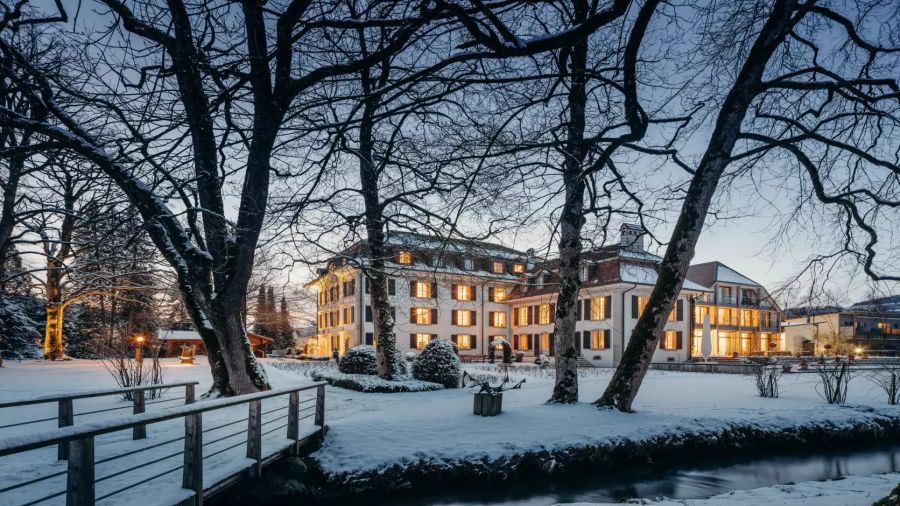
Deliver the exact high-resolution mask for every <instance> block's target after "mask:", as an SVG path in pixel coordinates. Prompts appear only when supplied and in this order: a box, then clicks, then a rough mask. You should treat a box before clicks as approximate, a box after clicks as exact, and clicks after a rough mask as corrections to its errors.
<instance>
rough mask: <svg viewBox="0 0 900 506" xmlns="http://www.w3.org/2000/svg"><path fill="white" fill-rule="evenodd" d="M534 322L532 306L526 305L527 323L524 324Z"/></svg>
mask: <svg viewBox="0 0 900 506" xmlns="http://www.w3.org/2000/svg"><path fill="white" fill-rule="evenodd" d="M532 323H534V306H528V323H526V324H525V325H531V324H532Z"/></svg>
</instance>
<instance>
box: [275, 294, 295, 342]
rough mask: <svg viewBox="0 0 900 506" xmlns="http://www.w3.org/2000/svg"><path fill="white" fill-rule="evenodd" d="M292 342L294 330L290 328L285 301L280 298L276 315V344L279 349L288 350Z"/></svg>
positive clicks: (289, 317)
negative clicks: (279, 307) (279, 308)
mask: <svg viewBox="0 0 900 506" xmlns="http://www.w3.org/2000/svg"><path fill="white" fill-rule="evenodd" d="M293 341H294V329H293V328H292V327H291V313H290V311H288V305H287V299H286V298H285V297H284V295H282V296H281V310H280V311H279V314H278V337H276V344H277V345H278V347H279V348H290V347H291V346H292V345H293Z"/></svg>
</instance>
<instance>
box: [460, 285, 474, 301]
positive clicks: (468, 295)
mask: <svg viewBox="0 0 900 506" xmlns="http://www.w3.org/2000/svg"><path fill="white" fill-rule="evenodd" d="M474 295H475V287H474V286H470V285H456V300H472V299H473V298H474V297H473V296H474Z"/></svg>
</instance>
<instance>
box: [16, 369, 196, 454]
mask: <svg viewBox="0 0 900 506" xmlns="http://www.w3.org/2000/svg"><path fill="white" fill-rule="evenodd" d="M197 384H198V382H196V381H182V382H178V383H160V384H157V385H141V386H134V387H124V388H104V389H100V390H85V391H81V392H73V393H69V394H57V395H46V396H42V397H33V398H30V399H21V400H17V401H7V402H0V409H5V408H17V407H21V406H33V405H35V404H49V403H53V402H55V403H57V405H58V408H57V415H56V416H55V417H50V418H39V419H36V420H26V421H22V422H16V423H11V424H8V425H3V426H0V429H7V428H10V427H18V426H22V425H30V424H33V423H39V422H48V421H50V420H54V419H56V420H57V427H70V426H72V425H75V417H76V416H84V415H93V414H98V413H105V412H107V411H117V410H120V409H126V408H128V406H117V407H114V408H106V409H97V410H94V411H85V412H83V413H76V412H75V400H77V399H90V398H95V397H107V396H110V395H123V394H131V398H132V406H133V409H132V413H133V414H139V413H143V412H144V411H145V410H146V409H147V404H156V403H157V402H171V401H174V400H181V399H184V403H185V404H191V403H192V402H194V397H195V395H196V392H195V387H196V385H197ZM177 387H184V397H179V398H177V399H166V400H165V401H156V402H151V403H146V402H144V399H145V395H144V394H145V393H146V392H149V391H153V390H167V389H169V388H177ZM145 437H147V429H146V427H144V426H138V427H135V428H134V431H133V434H132V438H133V439H143V438H145ZM56 457H57V459H59V460H66V459H67V458H68V457H69V449H68V447H67V446H66V445H64V444H60V445H59V447H58V450H57V452H56Z"/></svg>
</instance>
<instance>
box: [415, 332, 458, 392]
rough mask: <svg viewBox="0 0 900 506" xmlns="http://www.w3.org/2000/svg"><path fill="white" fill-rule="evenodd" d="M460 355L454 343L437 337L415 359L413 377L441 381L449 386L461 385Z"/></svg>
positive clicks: (435, 381)
mask: <svg viewBox="0 0 900 506" xmlns="http://www.w3.org/2000/svg"><path fill="white" fill-rule="evenodd" d="M459 371H460V368H459V357H457V356H456V349H455V347H454V346H453V343H451V342H450V341H448V340H446V339H435V340H434V341H431V342H430V343H428V344H427V345H425V347H424V348H423V349H422V352H421V353H419V356H417V357H416V359H415V360H414V361H413V365H412V375H413V378H415V379H417V380H422V381H431V382H434V383H440V384H441V385H444V386H445V387H447V388H456V387H458V386H459V374H460V372H459Z"/></svg>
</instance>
